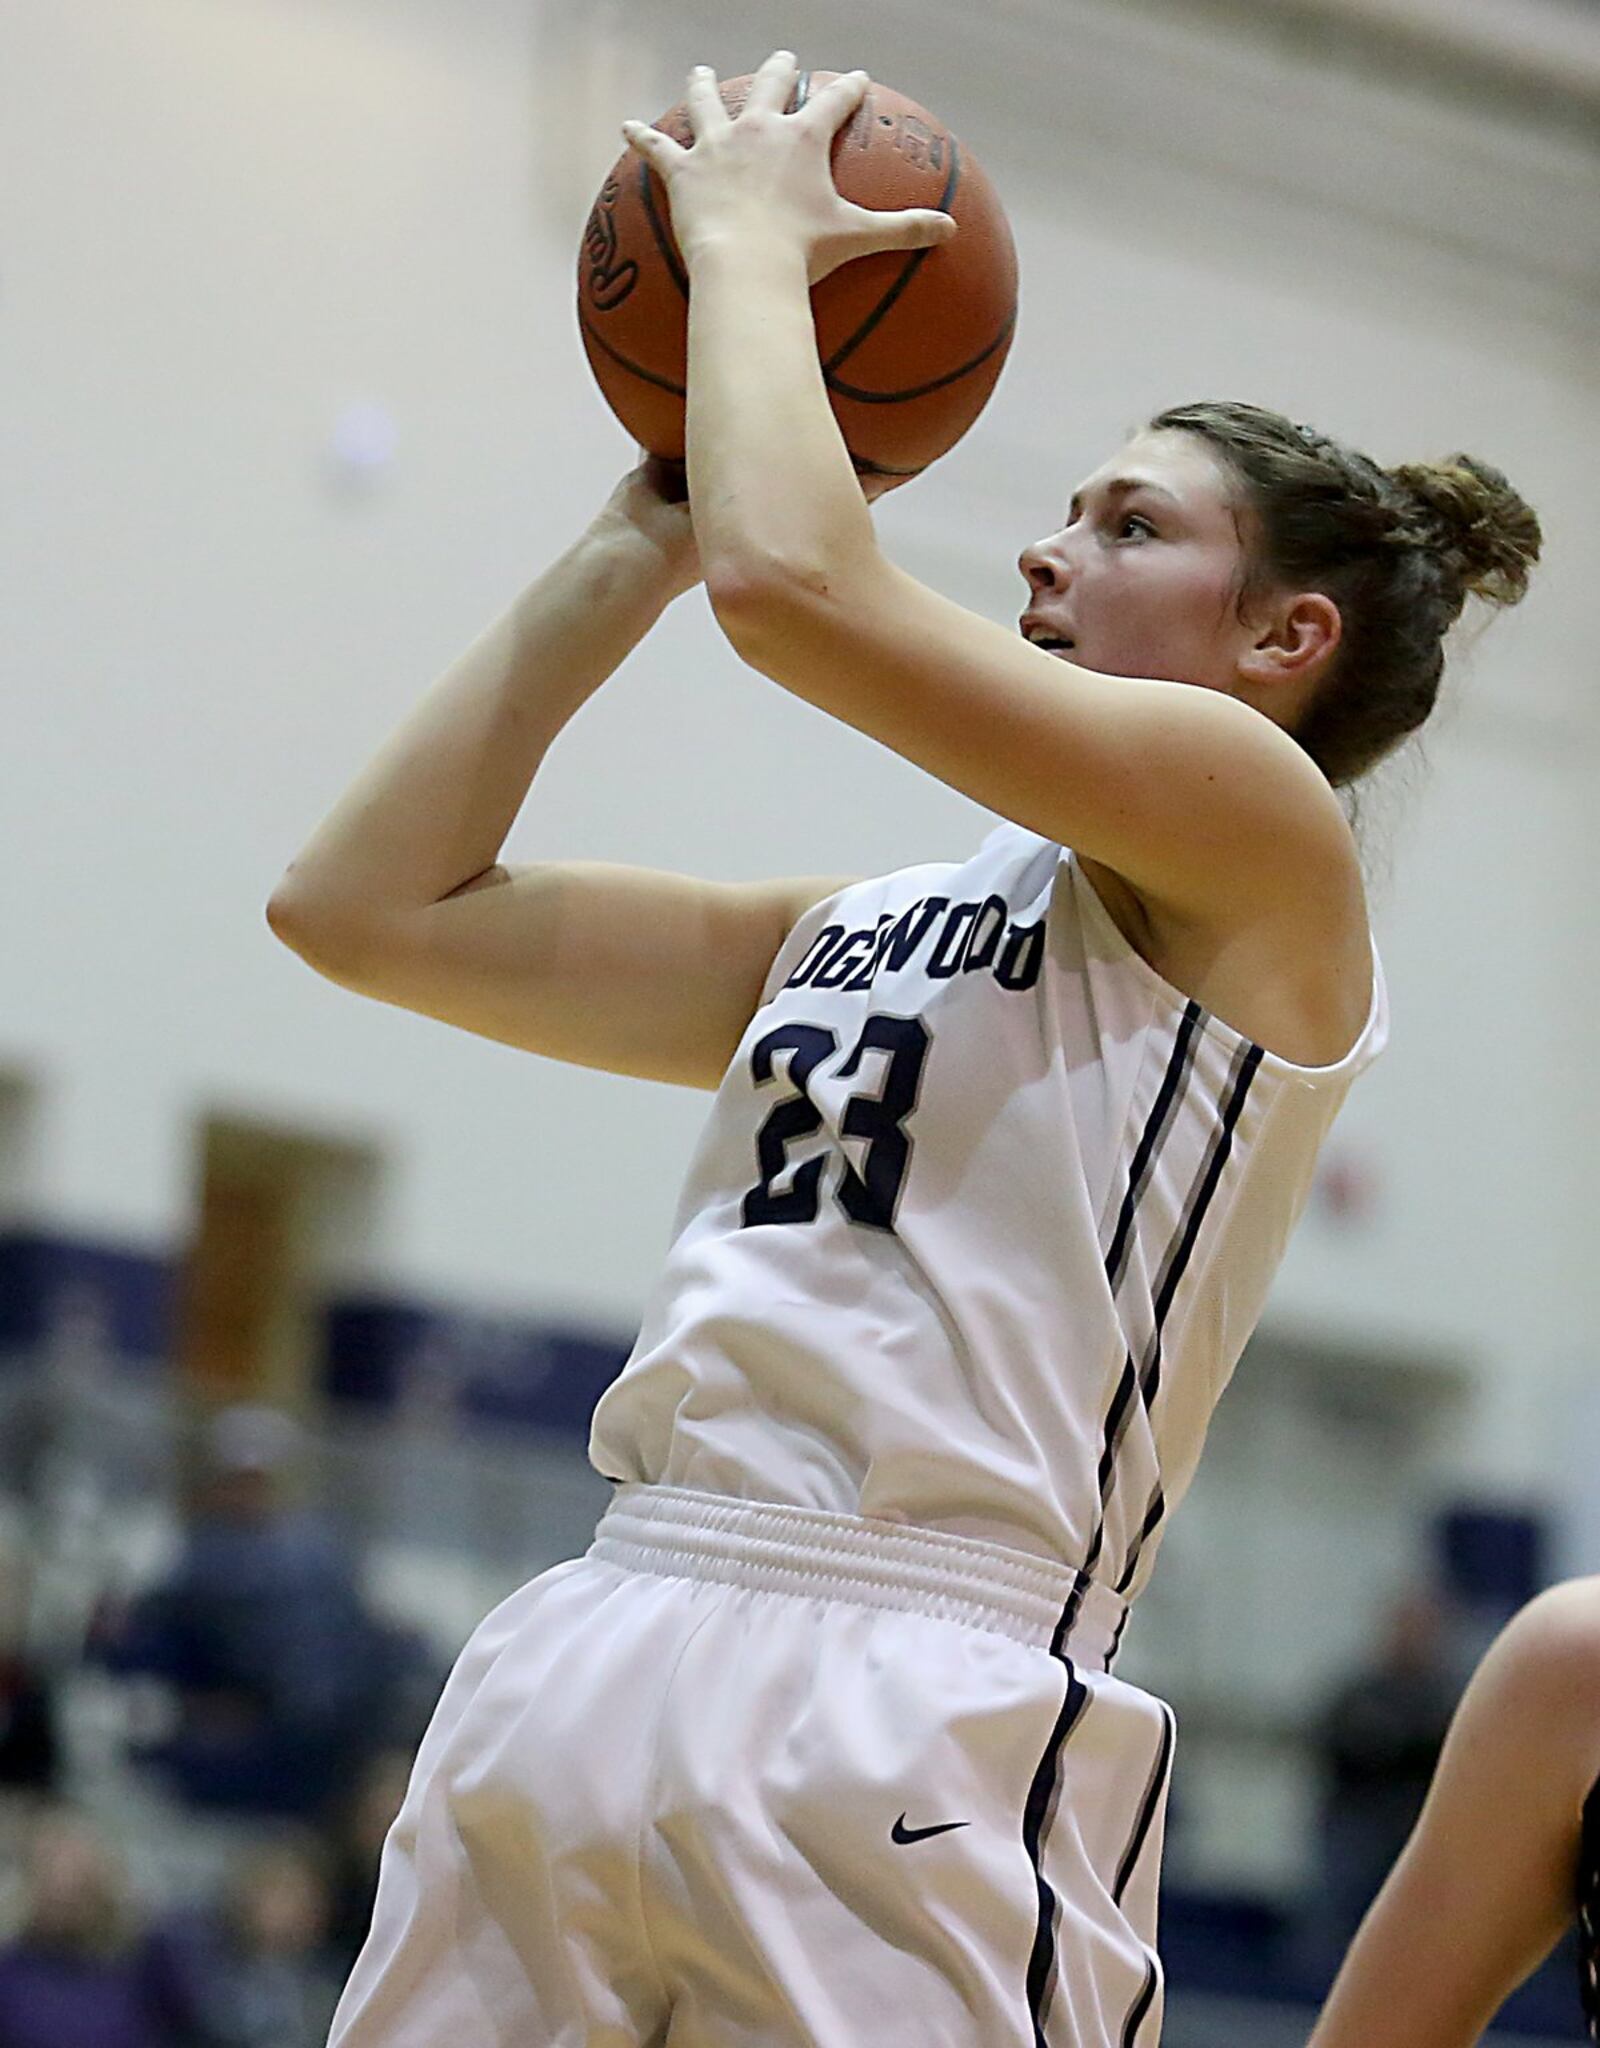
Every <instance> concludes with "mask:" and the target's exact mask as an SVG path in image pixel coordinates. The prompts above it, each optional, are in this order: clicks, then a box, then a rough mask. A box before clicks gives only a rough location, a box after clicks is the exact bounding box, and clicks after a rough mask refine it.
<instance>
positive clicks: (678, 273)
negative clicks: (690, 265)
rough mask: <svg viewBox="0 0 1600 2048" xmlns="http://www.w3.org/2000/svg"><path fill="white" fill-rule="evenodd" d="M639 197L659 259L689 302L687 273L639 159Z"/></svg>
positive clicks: (647, 169)
mask: <svg viewBox="0 0 1600 2048" xmlns="http://www.w3.org/2000/svg"><path fill="white" fill-rule="evenodd" d="M639 198H640V202H641V203H642V205H643V207H644V217H645V219H646V220H647V221H649V223H650V232H651V234H652V235H654V236H655V242H656V247H657V248H658V249H659V250H660V251H661V260H662V262H663V263H664V264H665V265H666V266H667V271H668V274H669V275H670V276H671V278H672V281H673V283H674V284H675V285H676V286H677V287H678V289H679V291H680V292H682V294H683V299H684V304H685V305H687V304H688V302H689V273H688V271H687V270H685V268H684V267H683V263H682V260H681V259H680V257H679V255H678V252H677V251H676V250H675V249H674V248H673V246H672V237H671V235H670V234H669V233H668V232H667V225H666V223H665V221H663V220H662V218H661V215H660V214H659V213H658V212H657V211H656V195H655V192H654V190H653V189H652V185H651V179H650V166H649V165H648V164H647V163H645V162H643V161H642V160H641V162H640V165H639Z"/></svg>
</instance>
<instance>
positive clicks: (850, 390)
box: [824, 313, 1017, 405]
mask: <svg viewBox="0 0 1600 2048" xmlns="http://www.w3.org/2000/svg"><path fill="white" fill-rule="evenodd" d="M1016 324H1017V316H1016V314H1015V313H1013V314H1012V316H1011V318H1010V319H1009V320H1008V321H1007V322H1006V324H1005V326H1004V327H1002V328H1001V330H1000V332H999V333H998V334H997V335H996V336H995V338H994V340H993V341H991V342H990V343H989V345H988V347H987V348H985V349H983V350H982V351H981V352H980V353H979V354H978V355H975V356H974V357H973V358H972V360H971V362H970V363H963V364H962V365H961V367H960V368H959V369H956V370H947V371H946V372H945V374H944V375H943V376H942V377H935V378H934V380H933V382H932V383H931V384H914V385H913V386H912V387H911V389H910V390H909V391H861V390H858V389H857V387H856V386H855V385H854V384H845V383H842V382H841V381H840V380H839V378H837V377H834V376H831V375H828V374H827V373H826V372H825V373H824V375H825V378H826V382H827V386H828V389H829V390H830V391H836V392H838V394H839V396H840V397H841V398H852V399H854V400H855V401H856V403H857V404H858V405H900V404H902V403H904V402H905V401H906V400H908V399H912V398H926V397H927V396H928V394H929V393H930V392H933V391H942V390H943V389H944V388H945V386H946V385H947V384H955V383H959V381H960V380H961V379H962V378H963V377H966V376H970V375H971V373H972V372H973V371H974V370H976V369H980V368H981V367H982V365H983V364H985V363H986V362H987V361H988V360H989V358H990V356H992V355H993V354H994V352H995V350H996V349H997V348H1003V347H1004V346H1005V344H1006V343H1007V342H1008V341H1009V340H1010V339H1011V330H1012V329H1013V328H1014V327H1015V326H1016Z"/></svg>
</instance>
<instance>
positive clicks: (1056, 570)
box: [1017, 534, 1072, 596]
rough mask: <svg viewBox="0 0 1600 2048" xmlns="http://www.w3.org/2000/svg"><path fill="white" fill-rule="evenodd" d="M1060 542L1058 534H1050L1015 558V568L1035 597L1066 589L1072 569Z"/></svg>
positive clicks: (1060, 537)
mask: <svg viewBox="0 0 1600 2048" xmlns="http://www.w3.org/2000/svg"><path fill="white" fill-rule="evenodd" d="M1061 541H1062V536H1061V535H1060V534H1052V535H1050V536H1049V537H1048V538H1046V539H1044V540H1036V541H1035V542H1034V543H1033V545H1032V546H1031V547H1026V548H1024V549H1023V550H1022V553H1021V554H1020V555H1018V557H1017V567H1018V569H1020V570H1021V572H1022V574H1023V577H1024V578H1025V579H1026V581H1027V585H1028V588H1029V589H1030V590H1031V591H1033V592H1034V594H1035V595H1036V596H1039V595H1043V594H1045V593H1047V592H1053V591H1061V590H1065V589H1066V587H1067V583H1068V581H1069V580H1070V578H1071V574H1072V568H1071V564H1070V563H1069V562H1068V560H1067V557H1066V551H1065V549H1064V548H1063V547H1062V545H1061Z"/></svg>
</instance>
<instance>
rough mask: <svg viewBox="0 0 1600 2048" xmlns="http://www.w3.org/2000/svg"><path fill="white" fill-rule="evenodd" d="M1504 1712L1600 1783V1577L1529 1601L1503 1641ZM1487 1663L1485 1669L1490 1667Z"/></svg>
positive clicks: (1499, 1646) (1499, 1645) (1497, 1656)
mask: <svg viewBox="0 0 1600 2048" xmlns="http://www.w3.org/2000/svg"><path fill="white" fill-rule="evenodd" d="M1490 1659H1492V1660H1493V1663H1494V1664H1495V1666H1496V1667H1497V1677H1498V1681H1499V1682H1498V1685H1497V1687H1496V1691H1497V1693H1498V1695H1499V1698H1500V1701H1501V1706H1502V1713H1503V1715H1504V1716H1505V1717H1507V1718H1509V1719H1511V1720H1513V1721H1515V1722H1517V1723H1518V1724H1520V1725H1521V1726H1522V1727H1523V1728H1524V1729H1526V1730H1533V1729H1537V1730H1538V1731H1539V1733H1538V1736H1537V1737H1536V1738H1530V1739H1535V1740H1537V1741H1538V1742H1540V1743H1541V1744H1543V1745H1548V1754H1549V1755H1550V1757H1551V1760H1552V1762H1554V1761H1555V1760H1556V1758H1557V1756H1558V1755H1559V1756H1561V1757H1563V1758H1564V1757H1566V1756H1569V1755H1570V1756H1572V1757H1575V1758H1576V1759H1577V1770H1578V1775H1579V1777H1580V1778H1581V1779H1582V1781H1583V1784H1584V1786H1585V1787H1587V1786H1589V1785H1591V1784H1593V1782H1594V1780H1595V1778H1596V1777H1597V1776H1600V1577H1589V1578H1581V1579H1567V1580H1564V1581H1563V1582H1562V1583H1561V1584H1560V1585H1556V1586H1551V1587H1549V1588H1548V1589H1547V1590H1546V1591H1545V1592H1543V1593H1540V1594H1538V1595H1537V1596H1536V1597H1535V1598H1534V1599H1532V1600H1530V1601H1529V1602H1528V1604H1527V1606H1526V1607H1524V1608H1523V1609H1522V1610H1521V1611H1520V1612H1519V1613H1518V1614H1516V1615H1515V1616H1514V1617H1513V1618H1512V1620H1511V1621H1509V1622H1508V1623H1507V1624H1506V1626H1505V1628H1504V1629H1503V1630H1502V1631H1501V1633H1500V1635H1499V1637H1498V1638H1497V1639H1496V1642H1495V1645H1494V1648H1493V1650H1492V1651H1491V1652H1490ZM1490 1659H1486V1660H1485V1662H1486V1664H1487V1663H1488V1662H1489V1661H1490Z"/></svg>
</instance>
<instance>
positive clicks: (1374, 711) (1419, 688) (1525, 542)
mask: <svg viewBox="0 0 1600 2048" xmlns="http://www.w3.org/2000/svg"><path fill="white" fill-rule="evenodd" d="M1150 426H1151V427H1152V428H1153V429H1156V430H1158V431H1163V432H1165V431H1174V432H1179V433H1185V434H1196V435H1198V436H1199V437H1200V438H1201V439H1202V440H1203V441H1205V442H1207V443H1208V444H1209V446H1210V447H1211V448H1212V449H1213V450H1214V451H1215V452H1216V454H1217V455H1219V456H1220V457H1221V459H1222V461H1223V463H1224V465H1225V466H1226V467H1227V468H1228V469H1229V470H1230V471H1231V472H1232V474H1233V475H1234V476H1236V477H1237V478H1238V479H1239V481H1240V482H1241V483H1242V485H1243V486H1244V493H1245V502H1246V505H1247V507H1248V509H1249V511H1250V512H1251V513H1252V514H1253V516H1254V526H1255V533H1254V535H1253V537H1248V538H1247V541H1246V553H1247V558H1248V560H1249V568H1248V570H1247V572H1246V580H1245V587H1244V589H1243V590H1242V591H1241V593H1240V602H1241V604H1244V603H1246V602H1248V600H1249V598H1250V597H1251V596H1252V595H1253V594H1254V593H1256V592H1260V591H1262V590H1265V589H1272V588H1276V589H1291V590H1295V589H1299V590H1319V591H1321V592H1322V593H1323V594H1324V595H1325V596H1328V597H1331V598H1332V599H1333V601H1334V603H1335V604H1336V605H1337V606H1338V607H1339V616H1340V619H1341V621H1342V623H1343V637H1342V639H1341V641H1340V644H1339V650H1338V653H1337V655H1336V656H1335V658H1334V662H1333V664H1332V667H1331V668H1330V671H1329V673H1328V675H1327V676H1326V677H1325V678H1324V681H1323V684H1322V687H1321V689H1320V690H1319V691H1318V692H1317V695H1316V698H1315V700H1314V701H1313V703H1312V705H1311V708H1310V710H1309V711H1308V712H1307V714H1306V716H1305V717H1304V719H1303V720H1302V721H1301V723H1300V726H1299V729H1298V730H1297V731H1296V732H1295V735H1294V736H1295V738H1296V739H1297V740H1298V741H1299V742H1300V744H1301V746H1303V747H1304V748H1305V750H1306V752H1307V753H1308V754H1309V755H1310V756H1311V758H1312V760H1313V761H1315V762H1316V764H1317V766H1318V767H1319V768H1320V769H1321V770H1322V772H1323V774H1324V775H1326V776H1327V778H1328V780H1329V782H1331V783H1332V784H1333V785H1334V786H1335V788H1338V787H1341V786H1342V785H1344V784H1346V783H1350V782H1354V781H1355V780H1356V778H1357V777H1358V776H1361V775H1364V774H1365V773H1366V771H1367V770H1368V769H1369V768H1371V767H1373V766H1374V765H1375V764H1376V763H1377V762H1379V761H1381V760H1382V759H1383V757H1384V756H1385V755H1386V754H1388V753H1389V752H1391V751H1392V749H1393V748H1395V747H1397V746H1398V745H1399V744H1400V742H1401V741H1402V740H1403V739H1404V738H1405V737H1406V736H1407V734H1408V733H1413V732H1415V731H1416V730H1417V728H1418V727H1419V726H1420V725H1422V723H1423V721H1424V720H1425V719H1426V718H1427V716H1428V714H1429V712H1430V711H1431V710H1432V709H1433V706H1434V701H1435V699H1436V697H1437V696H1438V692H1439V677H1440V674H1441V672H1442V670H1443V668H1444V636H1445V634H1446V633H1447V632H1448V630H1449V629H1450V627H1451V626H1453V625H1454V624H1455V622H1456V620H1457V619H1458V618H1459V617H1460V615H1461V609H1462V606H1463V605H1464V604H1465V603H1466V601H1467V599H1468V598H1469V597H1481V598H1484V599H1486V600H1487V601H1488V602H1489V603H1490V604H1494V605H1510V604H1515V603H1516V602H1517V600H1518V599H1519V598H1520V597H1521V596H1522V594H1523V592H1524V591H1525V590H1526V589H1527V586H1528V572H1529V571H1530V569H1531V568H1532V567H1533V565H1534V563H1535V562H1536V561H1537V560H1538V559H1539V547H1540V540H1541V536H1540V532H1539V521H1538V519H1537V517H1536V516H1535V515H1534V513H1533V511H1532V510H1531V508H1530V507H1529V506H1528V505H1527V504H1526V503H1525V502H1524V501H1523V500H1522V498H1520V497H1519V496H1518V495H1517V493H1516V491H1514V490H1513V489H1512V487H1511V485H1510V484H1509V483H1507V481H1506V479H1505V478H1504V477H1503V476H1502V475H1501V474H1500V472H1499V470H1497V469H1491V468H1490V467H1489V465H1488V464H1487V463H1484V462H1479V461H1477V460H1476V459H1475V458H1474V457H1473V456H1471V455H1451V456H1447V457H1446V458H1445V459H1444V461H1442V462H1437V463H1426V462H1425V463H1401V464H1399V465H1398V466H1397V467H1396V468H1394V469H1380V468H1379V466H1378V465H1377V463H1375V462H1373V461H1372V460H1371V458H1370V457H1368V456H1366V455H1362V454H1359V453H1358V452H1357V451H1356V450H1355V449H1353V448H1347V447H1345V446H1344V445H1343V444H1342V443H1340V442H1338V441H1333V440H1330V439H1329V438H1328V436H1327V435H1325V434H1320V433H1318V432H1317V431H1316V429H1315V428H1313V427H1305V426H1298V425H1296V423H1295V422H1294V421H1293V420H1289V419H1285V418H1284V416H1283V414H1282V413H1276V412H1267V411H1264V410H1263V409H1262V408H1261V407H1259V406H1254V405H1241V404H1238V403H1234V402H1231V401H1207V402H1205V403H1202V404H1196V405H1178V406H1173V407H1170V408H1169V409H1168V410H1167V411H1166V412H1162V413H1158V414H1157V415H1156V416H1155V418H1154V419H1152V420H1151V421H1150Z"/></svg>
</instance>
